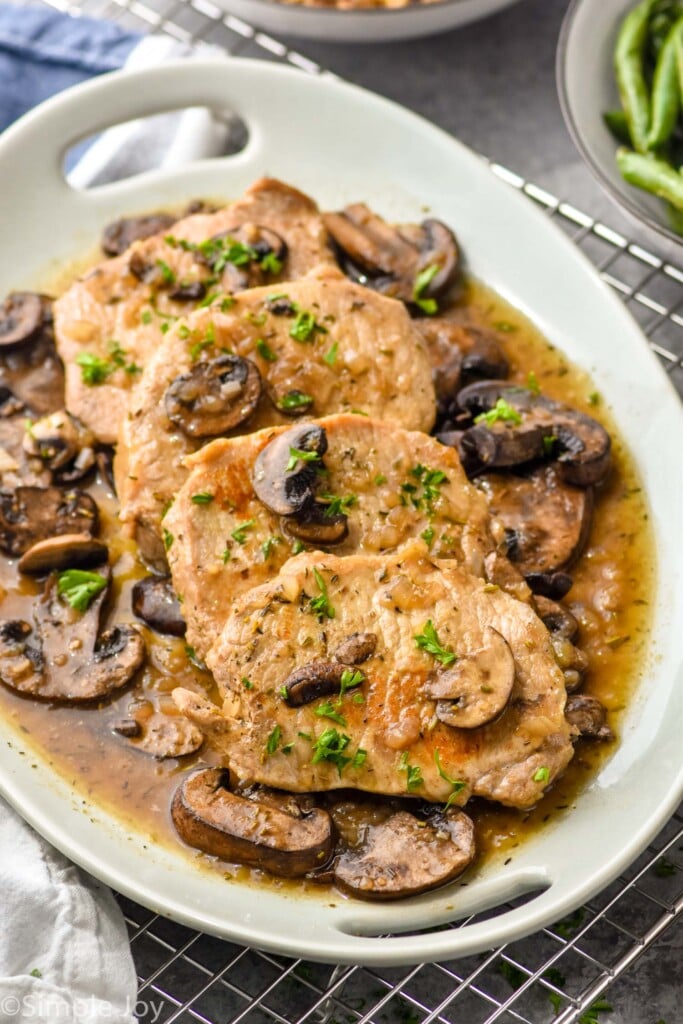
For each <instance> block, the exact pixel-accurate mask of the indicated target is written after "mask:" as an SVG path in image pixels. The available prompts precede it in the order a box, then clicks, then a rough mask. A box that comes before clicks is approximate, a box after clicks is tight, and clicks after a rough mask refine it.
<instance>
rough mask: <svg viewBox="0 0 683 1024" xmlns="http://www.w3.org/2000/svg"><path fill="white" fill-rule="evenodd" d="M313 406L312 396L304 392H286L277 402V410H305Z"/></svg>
mask: <svg viewBox="0 0 683 1024" xmlns="http://www.w3.org/2000/svg"><path fill="white" fill-rule="evenodd" d="M311 405H313V396H312V395H307V394H306V392H305V391H296V390H294V391H288V392H287V394H286V395H283V396H282V398H279V399H278V401H277V407H278V409H285V410H290V409H307V408H308V407H309V406H311Z"/></svg>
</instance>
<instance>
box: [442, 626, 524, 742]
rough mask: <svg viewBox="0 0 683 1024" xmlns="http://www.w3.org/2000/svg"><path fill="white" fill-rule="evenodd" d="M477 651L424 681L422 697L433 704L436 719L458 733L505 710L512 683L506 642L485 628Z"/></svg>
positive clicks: (513, 667)
mask: <svg viewBox="0 0 683 1024" xmlns="http://www.w3.org/2000/svg"><path fill="white" fill-rule="evenodd" d="M482 640H483V644H482V647H481V648H480V649H479V650H478V651H473V652H472V653H471V654H466V655H464V656H463V657H461V658H458V660H457V661H456V662H455V664H454V665H453V667H452V668H449V669H446V670H445V671H443V672H440V673H438V675H435V676H432V677H431V678H430V679H428V680H427V685H426V686H425V693H426V695H427V696H428V697H431V698H432V699H434V700H436V702H437V704H436V717H437V718H438V719H439V721H441V722H443V723H444V724H445V725H450V726H453V727H455V728H458V729H477V728H478V727H479V726H480V725H486V723H487V722H492V721H493V719H494V718H497V717H498V715H499V714H500V713H501V712H502V711H503V710H504V708H505V707H506V705H507V703H508V701H509V699H510V694H511V692H512V686H513V684H514V681H515V661H514V658H513V656H512V651H511V650H510V648H509V646H508V643H507V641H506V640H505V638H504V637H502V636H501V634H500V633H499V632H498V630H496V629H493V628H492V627H491V626H487V627H486V629H485V630H484V634H483V637H482Z"/></svg>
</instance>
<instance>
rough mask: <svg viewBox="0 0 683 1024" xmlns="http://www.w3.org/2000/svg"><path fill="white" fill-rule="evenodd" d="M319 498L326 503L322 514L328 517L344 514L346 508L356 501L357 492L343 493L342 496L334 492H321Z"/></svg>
mask: <svg viewBox="0 0 683 1024" xmlns="http://www.w3.org/2000/svg"><path fill="white" fill-rule="evenodd" d="M320 498H321V500H322V501H324V502H326V503H327V504H326V506H325V513H324V514H325V515H326V516H327V517H328V518H330V519H331V518H332V517H333V516H339V515H346V513H347V511H348V509H350V508H351V507H352V506H353V505H356V504H357V503H358V495H357V494H345V495H344V496H343V497H341V496H339V495H336V494H321V495H320Z"/></svg>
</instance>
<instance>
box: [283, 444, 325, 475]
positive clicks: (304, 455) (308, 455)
mask: <svg viewBox="0 0 683 1024" xmlns="http://www.w3.org/2000/svg"><path fill="white" fill-rule="evenodd" d="M319 461H320V456H319V455H318V453H317V452H305V451H303V449H301V448H292V446H291V445H290V447H289V461H288V463H287V465H286V466H285V470H286V472H287V473H292V472H293V471H294V470H295V469H296V467H297V463H299V462H319Z"/></svg>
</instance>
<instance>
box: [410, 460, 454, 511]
mask: <svg viewBox="0 0 683 1024" xmlns="http://www.w3.org/2000/svg"><path fill="white" fill-rule="evenodd" d="M408 473H409V475H410V476H411V477H412V480H408V481H407V482H406V483H404V484H401V504H402V505H409V504H410V505H412V506H413V508H414V509H415V510H416V511H418V512H419V511H420V510H421V509H422V508H424V509H425V510H426V511H427V513H428V514H429V515H432V514H433V512H434V502H435V501H437V499H438V498H440V497H441V486H442V484H447V483H448V477H447V476H446V474H445V473H444V471H443V470H442V469H430V468H429V467H428V466H423V465H422V463H418V464H417V466H413V468H412V469H410V470H408ZM413 481H415V483H413ZM420 488H422V490H420Z"/></svg>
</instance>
